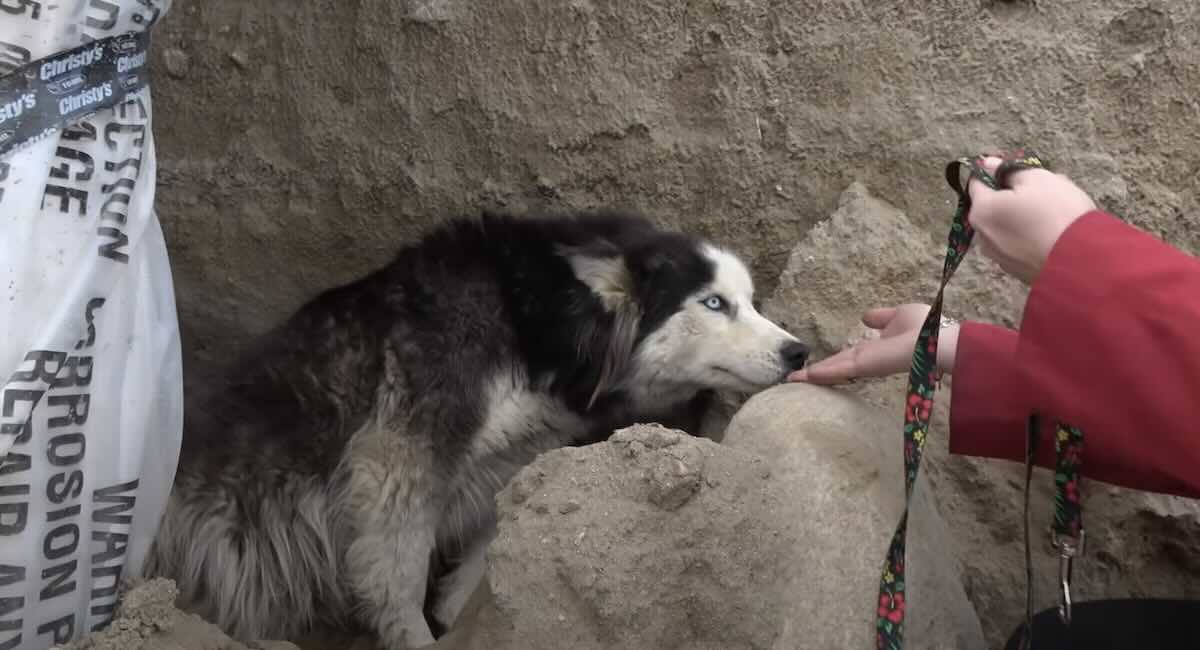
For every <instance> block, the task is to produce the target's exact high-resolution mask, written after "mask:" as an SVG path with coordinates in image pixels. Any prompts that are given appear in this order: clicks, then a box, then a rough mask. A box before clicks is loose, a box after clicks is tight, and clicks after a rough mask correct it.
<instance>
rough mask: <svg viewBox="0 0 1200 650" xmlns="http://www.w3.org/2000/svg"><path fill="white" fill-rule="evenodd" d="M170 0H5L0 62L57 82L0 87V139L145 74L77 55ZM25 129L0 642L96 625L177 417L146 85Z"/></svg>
mask: <svg viewBox="0 0 1200 650" xmlns="http://www.w3.org/2000/svg"><path fill="white" fill-rule="evenodd" d="M169 5H170V2H169V0H166V1H163V0H55V1H50V0H0V75H3V76H7V77H8V80H9V81H11V82H14V83H15V81H13V80H14V79H16V77H14V76H12V75H20V74H24V73H25V72H26V71H29V76H28V79H29V81H28V83H30V84H42V85H43V86H45V84H46V83H52V84H56V85H55V86H54V87H53V92H54V93H55V94H54V96H53V97H50V96H49V95H45V94H43V95H41V96H34V97H30V96H28V95H29V93H25V94H23V95H21V96H17V97H12V96H4V95H0V146H4V145H6V144H10V143H12V142H14V141H15V140H19V139H20V138H21V137H22V135H21V133H22V132H21V130H20V128H17V127H14V126H12V125H14V124H17V123H19V122H20V119H21V116H22V115H24V116H25V122H26V126H28V123H29V122H30V119H32V118H31V117H30V116H31V115H33V114H35V113H37V112H38V111H42V112H46V115H47V116H49V115H57V113H54V112H52V109H53V110H54V111H57V112H62V111H64V110H66V111H77V110H81V109H83V110H93V109H94V108H95V107H97V106H103V104H104V103H105V102H106V101H110V100H111V101H115V99H114V97H118V96H120V95H121V93H120V92H118V93H116V95H114V93H113V89H114V84H118V86H117V90H118V91H120V90H121V87H120V85H119V84H127V85H126V86H125V88H127V89H129V88H134V87H135V82H138V81H139V79H141V83H144V81H145V80H144V78H140V77H138V75H147V74H148V72H149V61H148V60H146V59H147V57H145V56H142V55H139V54H138V53H137V52H134V53H132V54H131V55H129V56H124V57H123V58H122V59H121V60H120V61H119V62H117V61H116V59H115V57H116V56H117V55H118V54H120V52H117V51H116V50H115V48H116V46H113V48H114V49H113V51H111V52H109V53H106V54H103V56H104V57H109V64H108V65H109V68H110V70H109V71H108V72H106V73H105V74H109V75H110V76H112V75H111V73H114V72H118V71H119V72H120V73H121V75H122V76H121V78H119V79H117V78H109V79H100V78H98V77H97V76H96V75H95V74H92V73H91V72H89V68H88V66H89V65H91V64H92V63H93V62H94V60H95V59H96V58H97V56H100V55H101V51H100V50H99V49H97V48H98V47H102V46H103V45H102V44H103V43H105V42H108V41H105V40H104V39H106V38H107V37H109V36H113V35H117V34H123V33H127V32H146V30H148V29H150V28H151V26H152V25H153V23H154V22H155V21H157V20H158V19H159V18H161V16H162V15H163V14H164V13H165V12H166V11H167V9H168V8H169ZM93 40H95V41H97V42H98V43H100V44H101V45H97V43H93V42H92V41H93ZM89 44H90V45H89ZM85 45H89V49H88V50H87V51H86V52H82V53H80V54H77V55H70V56H66V55H64V54H63V53H67V52H69V51H70V50H72V49H74V48H78V47H81V46H85ZM127 52H128V50H127ZM39 60H40V61H39ZM30 61H32V62H35V64H36V65H34V66H32V67H30V66H27V65H26V66H24V67H22V65H23V64H25V63H28V62H30ZM14 71H15V72H14ZM81 71H84V72H81ZM81 75H82V76H81ZM89 75H90V76H89ZM35 77H36V78H35ZM0 81H3V78H0ZM47 92H48V91H47ZM34 103H37V104H39V106H33V105H32V104H34ZM89 105H90V106H89ZM46 119H49V117H47V118H46ZM43 121H45V120H43ZM6 126H7V127H11V128H8V129H7V130H6ZM60 126H61V125H60ZM37 128H38V129H39V130H38V133H39V134H40V139H35V140H33V141H31V143H26V144H25V145H24V146H22V147H21V148H19V149H15V150H12V151H7V152H6V153H0V458H3V461H2V462H0V650H6V649H9V648H21V649H25V648H29V649H44V648H49V647H52V646H53V645H55V644H60V643H65V642H67V641H70V640H75V639H78V638H80V637H81V636H83V635H85V634H87V633H89V632H91V631H92V630H95V629H98V628H100V627H103V626H104V625H106V624H107V623H108V621H109V620H110V619H111V618H112V615H113V611H114V606H115V604H116V601H117V586H118V583H119V580H120V579H121V578H122V577H124V576H131V575H137V574H138V572H139V569H140V567H141V564H142V561H143V558H144V557H145V554H146V550H147V548H148V546H149V544H150V542H151V540H152V538H153V536H154V533H155V531H156V530H157V526H158V520H159V517H160V516H161V514H162V511H163V508H164V506H165V503H166V498H167V496H168V494H169V491H170V487H171V482H172V480H173V479H174V474H175V465H176V461H177V459H178V455H179V447H180V442H181V437H182V426H183V387H182V377H181V370H182V368H181V360H180V341H179V330H178V323H177V321H176V313H175V296H174V292H173V289H172V279H171V271H170V267H169V264H168V260H167V251H166V247H165V244H164V241H163V236H162V231H161V229H160V227H159V223H158V218H157V215H156V214H155V212H154V205H153V204H154V190H155V167H156V165H155V157H154V138H153V136H152V134H151V106H150V88H149V86H148V85H146V86H144V87H141V88H140V90H133V91H132V92H129V93H128V94H127V95H125V96H124V98H123V100H121V103H120V105H118V106H114V107H111V108H100V109H99V110H98V111H96V112H95V113H94V114H93V115H91V116H90V117H86V119H83V120H82V122H78V121H76V122H74V123H69V124H68V125H67V128H66V130H57V131H55V130H50V129H49V128H46V127H45V124H39V125H38V126H37Z"/></svg>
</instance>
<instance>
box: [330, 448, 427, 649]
mask: <svg viewBox="0 0 1200 650" xmlns="http://www.w3.org/2000/svg"><path fill="white" fill-rule="evenodd" d="M410 458H411V456H410ZM386 464H387V456H375V457H370V456H367V457H364V456H361V455H360V456H359V457H358V458H355V459H354V462H352V463H351V478H350V486H349V488H350V495H349V496H350V499H349V505H350V512H351V514H352V516H353V519H354V521H355V523H356V525H355V535H354V539H353V541H352V542H351V543H350V546H349V547H348V549H347V552H346V557H345V563H346V570H347V574H348V578H349V579H350V584H351V585H352V587H353V589H354V592H355V595H356V596H357V598H358V600H359V603H360V605H361V612H362V616H363V621H364V622H365V623H366V624H367V625H368V626H370V627H371V628H372V629H373V630H374V631H375V632H376V634H378V635H379V640H380V642H381V643H382V644H383V646H384V647H385V648H387V650H408V649H409V648H419V647H422V646H426V645H429V644H432V643H433V642H434V638H433V633H432V632H431V631H430V629H429V623H428V622H427V621H426V620H425V615H424V603H425V586H426V582H427V580H428V577H429V576H428V573H429V558H430V553H431V551H432V550H433V546H434V541H435V532H436V528H437V517H438V513H439V511H440V508H439V504H438V503H437V502H436V501H435V498H434V491H433V489H432V483H431V480H432V477H431V476H429V474H428V473H427V472H422V471H421V468H420V467H419V465H418V466H414V465H411V464H410V465H407V466H406V467H404V471H403V472H396V471H394V470H395V469H396V467H395V466H390V467H389V466H386Z"/></svg>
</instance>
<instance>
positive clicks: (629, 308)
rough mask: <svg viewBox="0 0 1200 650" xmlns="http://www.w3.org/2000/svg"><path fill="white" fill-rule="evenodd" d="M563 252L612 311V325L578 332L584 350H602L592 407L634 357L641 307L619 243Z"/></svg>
mask: <svg viewBox="0 0 1200 650" xmlns="http://www.w3.org/2000/svg"><path fill="white" fill-rule="evenodd" d="M562 253H563V256H564V257H565V258H566V260H567V262H568V263H569V264H570V265H571V270H572V272H574V274H575V277H576V278H578V279H579V281H580V282H582V283H583V284H584V285H586V286H587V287H588V288H589V289H591V290H592V293H594V294H595V295H596V297H597V298H599V299H600V304H601V305H603V306H604V310H605V312H607V314H609V315H611V318H612V320H611V325H609V326H608V327H596V328H592V327H586V328H584V329H583V330H581V331H580V332H579V333H578V336H579V350H580V353H581V354H582V355H584V356H586V357H592V356H593V355H594V354H596V353H597V352H599V353H600V355H601V359H600V375H599V378H598V379H597V380H596V386H595V388H594V389H593V390H592V395H591V397H590V398H589V399H588V406H587V407H588V408H589V409H590V408H592V406H593V405H594V404H595V403H596V400H597V399H599V397H600V396H601V395H602V394H604V393H605V392H607V391H608V390H609V389H611V388H612V385H613V382H615V381H616V380H617V378H619V377H620V376H621V373H622V371H623V370H624V369H625V366H626V365H627V364H628V363H629V362H630V360H631V359H632V357H633V346H634V343H635V342H636V340H637V328H638V321H639V320H640V319H641V311H640V309H639V308H638V304H637V298H636V294H635V289H634V285H633V275H632V274H631V273H630V272H629V267H628V266H627V265H626V263H625V258H624V257H623V256H622V255H621V253H620V251H618V250H617V249H616V247H615V246H612V247H609V246H604V245H601V246H595V247H588V248H572V249H564V250H563V251H562Z"/></svg>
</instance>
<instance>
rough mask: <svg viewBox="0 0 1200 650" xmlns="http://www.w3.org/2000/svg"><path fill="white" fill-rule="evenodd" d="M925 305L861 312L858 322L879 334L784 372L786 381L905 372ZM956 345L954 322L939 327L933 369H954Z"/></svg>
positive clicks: (925, 313) (845, 379) (835, 379)
mask: <svg viewBox="0 0 1200 650" xmlns="http://www.w3.org/2000/svg"><path fill="white" fill-rule="evenodd" d="M929 309H930V307H929V305H922V304H917V303H910V304H905V305H899V306H896V307H877V308H875V309H870V310H867V312H866V313H864V314H863V317H862V322H863V324H864V325H866V326H867V327H870V328H871V329H874V330H878V331H879V338H876V339H868V340H865V341H860V342H859V343H857V344H856V345H854V346H853V347H850V348H847V349H845V350H842V351H841V352H838V353H837V354H835V355H832V356H830V357H828V358H826V359H822V360H821V361H818V362H816V363H814V364H812V365H810V366H808V367H807V368H804V369H802V370H797V371H795V372H793V373H792V374H790V375H788V381H790V382H792V381H795V382H806V383H810V384H840V383H846V382H849V381H852V380H854V379H858V378H864V377H888V376H891V375H896V374H900V373H903V372H907V371H908V370H909V369H910V368H911V366H912V358H913V348H914V347H916V345H917V337H918V336H919V335H920V333H921V326H922V325H924V324H925V317H926V316H928V315H929ZM957 348H958V325H956V324H950V325H945V326H943V327H942V330H941V332H940V333H939V334H938V354H937V357H938V358H937V369H938V371H939V372H943V373H951V372H953V371H954V357H955V353H956V351H957Z"/></svg>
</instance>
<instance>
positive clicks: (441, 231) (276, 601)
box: [144, 214, 806, 649]
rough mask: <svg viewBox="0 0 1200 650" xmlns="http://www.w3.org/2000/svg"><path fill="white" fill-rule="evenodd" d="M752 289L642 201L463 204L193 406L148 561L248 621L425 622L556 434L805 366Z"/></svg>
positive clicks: (444, 615)
mask: <svg viewBox="0 0 1200 650" xmlns="http://www.w3.org/2000/svg"><path fill="white" fill-rule="evenodd" d="M752 301H753V284H752V282H751V280H750V275H749V274H748V273H747V271H746V269H745V267H744V266H743V265H742V263H741V262H739V261H738V259H737V258H736V257H735V256H734V255H732V254H730V253H728V252H725V251H723V250H720V249H718V248H716V247H714V246H712V245H710V244H708V243H705V242H703V241H701V240H698V239H696V238H693V237H690V236H687V235H684V234H680V233H674V232H667V231H663V230H659V229H658V228H656V227H654V226H653V225H652V224H651V223H649V222H648V221H646V220H643V219H641V218H639V217H631V216H622V215H615V214H600V215H592V216H574V217H561V218H558V217H555V218H529V217H523V218H516V217H510V216H501V215H484V216H482V217H481V218H476V219H461V220H454V221H451V222H449V223H447V224H445V225H443V226H442V227H440V228H438V229H436V230H434V231H433V232H431V233H430V234H429V235H427V236H426V237H425V238H424V239H422V240H421V241H420V242H418V243H416V244H414V245H410V246H408V247H405V248H403V249H402V250H401V251H400V253H399V254H398V255H397V257H396V258H395V259H394V260H393V261H392V262H391V263H390V264H389V265H387V266H385V267H384V268H382V269H380V270H378V271H377V272H375V273H373V274H371V275H369V276H368V277H366V278H364V279H362V280H359V281H357V282H354V283H352V284H349V285H347V286H343V287H340V288H336V289H333V290H330V291H327V292H325V293H324V294H322V295H320V296H319V297H317V298H316V299H314V300H313V301H311V302H310V303H308V304H307V305H305V306H304V307H302V308H301V309H300V310H299V311H298V312H297V313H296V314H295V315H293V316H292V317H291V318H290V319H289V320H287V321H286V322H285V323H284V324H283V325H282V326H281V327H279V328H278V329H277V330H275V331H274V332H272V333H271V334H270V335H268V336H266V337H265V339H264V343H263V344H262V345H261V346H260V347H259V348H258V349H257V351H256V352H255V353H254V354H252V355H251V356H249V357H248V358H247V359H246V360H244V361H243V362H241V363H240V364H238V365H237V370H236V372H235V373H234V374H233V375H232V376H231V378H230V380H229V382H228V385H227V386H225V387H223V389H222V390H221V391H218V392H217V395H216V397H215V398H213V399H211V400H209V401H208V403H206V404H202V405H200V406H198V407H197V408H195V409H192V410H191V411H190V413H189V415H188V420H187V427H186V431H185V436H184V446H183V451H182V455H181V461H180V465H179V468H178V472H177V477H176V480H175V484H174V489H173V492H172V495H171V498H170V502H169V504H168V508H167V512H166V514H165V515H164V517H163V520H162V524H161V529H160V531H159V534H158V536H157V538H156V541H155V544H154V547H153V548H152V549H151V552H150V557H149V558H148V560H147V565H146V568H145V571H144V573H145V574H147V575H161V576H166V577H170V578H173V579H175V580H176V582H177V584H178V585H179V587H180V590H181V595H182V596H183V597H184V599H185V600H187V601H188V602H190V603H191V604H192V605H193V606H194V607H196V608H197V609H198V610H199V612H200V613H201V614H203V615H205V616H206V617H208V618H209V619H210V620H212V621H213V622H215V623H217V624H218V625H220V626H221V627H222V628H224V629H225V630H227V631H228V632H229V633H230V634H231V635H233V636H235V637H238V638H241V639H254V638H295V637H296V636H298V635H301V634H303V633H305V631H306V630H307V629H308V628H309V627H310V626H311V625H313V624H317V623H322V624H335V625H336V624H343V623H346V622H347V621H358V622H359V623H361V624H364V625H366V626H367V627H369V628H371V629H373V630H374V631H375V632H376V633H377V634H378V635H379V637H380V640H381V641H382V643H383V644H384V645H385V646H386V647H388V648H389V649H397V648H402V647H416V646H420V645H424V644H428V643H430V642H432V640H433V631H436V629H438V628H441V627H443V626H448V625H449V624H451V623H453V621H454V619H455V617H456V616H457V615H458V613H459V611H460V610H461V608H462V607H463V605H464V604H465V602H466V599H467V597H468V596H469V595H470V594H471V592H472V590H473V589H474V588H475V587H476V585H477V583H478V582H479V580H480V578H481V576H482V574H483V570H484V550H485V548H486V546H487V543H488V542H489V541H490V540H491V538H492V534H493V531H494V525H495V520H494V517H495V513H494V507H495V504H494V501H493V499H494V496H495V494H496V492H498V491H499V490H500V489H501V488H502V487H503V486H504V485H505V484H506V483H507V481H508V480H509V479H510V478H511V477H512V476H513V475H514V474H515V473H516V471H517V470H518V469H519V468H520V467H522V466H523V465H525V464H526V463H528V462H530V461H531V460H532V459H533V458H534V457H535V456H536V455H537V454H538V453H540V452H543V451H546V450H549V449H553V448H556V447H560V446H564V445H578V444H586V443H589V442H593V441H598V440H602V439H604V438H606V437H607V436H608V435H609V434H611V432H612V431H613V430H614V429H616V428H619V427H622V426H627V425H629V424H631V423H633V422H635V421H642V422H645V421H660V422H661V421H664V420H665V419H666V418H668V417H670V416H672V414H674V413H676V412H678V411H679V410H680V407H684V409H683V410H684V411H686V406H687V405H688V404H689V403H690V401H691V400H694V399H696V398H697V396H698V395H702V394H703V392H704V391H706V390H713V389H729V390H734V391H740V392H754V391H756V390H759V389H761V388H764V387H766V386H769V385H771V384H774V383H778V382H779V381H781V380H782V379H783V378H784V377H785V376H786V374H787V373H788V372H789V371H790V370H793V369H796V368H798V367H800V366H802V365H803V363H804V359H805V355H806V351H805V348H804V346H803V345H802V344H800V343H799V342H798V341H797V340H796V339H795V338H794V337H792V336H791V335H790V334H788V333H787V332H785V331H783V330H782V329H780V328H779V327H777V326H775V325H774V324H773V323H771V322H770V321H768V320H766V319H765V318H763V317H762V316H761V315H759V314H758V312H757V311H756V309H755V307H754V306H753V302H752ZM439 558H449V560H450V561H451V562H452V565H453V567H454V568H453V570H451V571H449V572H448V574H447V575H444V576H438V575H436V574H434V575H431V574H433V573H434V571H433V569H434V568H436V567H437V566H439V565H440V562H439ZM427 583H429V585H430V586H431V587H433V589H432V590H431V591H432V592H433V594H434V596H433V597H432V602H431V605H432V612H431V618H432V619H433V628H432V629H431V627H430V622H429V621H427V619H426V616H425V614H424V613H423V610H424V609H425V604H426V597H427Z"/></svg>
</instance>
